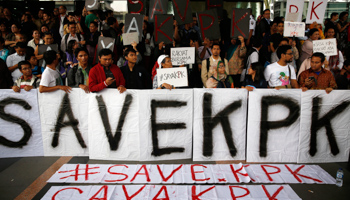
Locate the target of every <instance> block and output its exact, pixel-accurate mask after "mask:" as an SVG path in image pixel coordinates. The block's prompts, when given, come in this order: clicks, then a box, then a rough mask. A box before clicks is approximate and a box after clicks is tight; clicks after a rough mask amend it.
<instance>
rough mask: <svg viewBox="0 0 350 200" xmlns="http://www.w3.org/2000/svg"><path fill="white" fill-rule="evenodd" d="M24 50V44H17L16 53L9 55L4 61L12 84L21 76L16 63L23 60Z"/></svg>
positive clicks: (25, 46) (25, 45)
mask: <svg viewBox="0 0 350 200" xmlns="http://www.w3.org/2000/svg"><path fill="white" fill-rule="evenodd" d="M26 48H27V44H26V43H24V42H18V43H17V44H16V47H15V50H16V53H14V54H11V55H9V56H8V57H7V59H6V64H7V67H8V68H9V71H10V72H12V73H11V75H12V80H13V82H15V81H16V80H17V79H18V78H19V77H20V76H22V73H21V72H20V71H19V69H18V63H19V62H20V61H23V60H25V53H26Z"/></svg>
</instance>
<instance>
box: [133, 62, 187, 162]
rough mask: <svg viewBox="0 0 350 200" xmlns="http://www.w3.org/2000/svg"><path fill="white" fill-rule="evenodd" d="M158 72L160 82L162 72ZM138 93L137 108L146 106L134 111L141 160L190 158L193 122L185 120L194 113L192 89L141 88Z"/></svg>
mask: <svg viewBox="0 0 350 200" xmlns="http://www.w3.org/2000/svg"><path fill="white" fill-rule="evenodd" d="M181 68H184V69H185V70H186V68H185V67H181ZM171 69H173V68H171ZM174 69H177V70H178V69H179V68H174ZM164 71H165V69H164ZM186 72H187V71H186ZM157 73H158V74H157V76H158V82H159V77H160V76H162V74H160V73H159V71H158V72H157ZM186 77H187V74H186ZM169 84H171V83H169ZM138 94H139V98H138V99H139V107H140V108H147V109H144V110H143V111H142V112H139V111H138V113H137V116H139V121H138V122H139V137H140V160H177V159H190V158H191V157H192V121H191V120H188V119H192V116H193V92H192V91H189V90H181V89H175V90H156V91H152V90H148V91H147V90H140V91H139V92H138ZM134 123H135V122H134Z"/></svg>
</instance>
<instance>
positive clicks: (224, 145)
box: [193, 89, 248, 161]
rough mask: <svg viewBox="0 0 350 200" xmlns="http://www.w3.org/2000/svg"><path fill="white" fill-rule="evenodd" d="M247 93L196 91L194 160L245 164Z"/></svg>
mask: <svg viewBox="0 0 350 200" xmlns="http://www.w3.org/2000/svg"><path fill="white" fill-rule="evenodd" d="M247 94H248V92H247V90H246V89H234V90H232V89H195V90H194V109H193V110H194V129H193V160H194V161H209V160H244V159H245V144H246V141H245V138H246V113H247Z"/></svg>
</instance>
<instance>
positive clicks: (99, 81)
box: [89, 49, 126, 93]
mask: <svg viewBox="0 0 350 200" xmlns="http://www.w3.org/2000/svg"><path fill="white" fill-rule="evenodd" d="M112 54H113V52H112V51H111V50H109V49H102V50H101V51H100V52H99V54H98V59H99V61H100V62H99V63H98V64H97V65H95V66H94V67H93V68H92V69H91V70H90V72H89V89H90V91H91V92H99V91H101V90H103V89H105V88H117V89H118V90H119V92H120V93H123V92H124V91H125V90H126V88H125V86H124V85H125V79H124V77H123V73H122V72H121V71H120V69H119V67H118V66H117V65H115V64H112Z"/></svg>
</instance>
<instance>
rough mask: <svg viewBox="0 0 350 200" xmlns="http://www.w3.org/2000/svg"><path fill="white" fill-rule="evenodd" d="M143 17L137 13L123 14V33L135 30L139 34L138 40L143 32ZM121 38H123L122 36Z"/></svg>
mask: <svg viewBox="0 0 350 200" xmlns="http://www.w3.org/2000/svg"><path fill="white" fill-rule="evenodd" d="M143 17H144V16H143V15H137V14H126V15H125V27H124V30H125V33H134V32H137V33H138V35H139V41H141V40H142V36H143V32H142V26H143ZM123 40H124V37H123ZM136 42H138V41H136Z"/></svg>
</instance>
